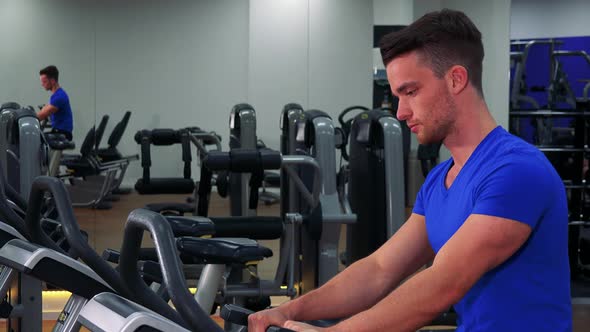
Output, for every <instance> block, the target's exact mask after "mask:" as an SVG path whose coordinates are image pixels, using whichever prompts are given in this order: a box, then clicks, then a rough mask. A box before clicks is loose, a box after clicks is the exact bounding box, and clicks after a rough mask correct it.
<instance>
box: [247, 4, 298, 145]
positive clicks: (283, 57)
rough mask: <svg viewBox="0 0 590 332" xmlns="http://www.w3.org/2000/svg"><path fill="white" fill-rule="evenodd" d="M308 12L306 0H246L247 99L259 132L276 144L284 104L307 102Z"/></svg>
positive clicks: (265, 140)
mask: <svg viewBox="0 0 590 332" xmlns="http://www.w3.org/2000/svg"><path fill="white" fill-rule="evenodd" d="M308 13H309V2H308V1H300V0H283V1H276V0H251V1H250V28H249V34H248V37H249V41H250V43H249V52H248V58H249V63H248V102H249V103H250V104H251V105H252V106H253V107H254V108H255V110H256V114H257V117H256V120H257V121H256V126H257V135H258V137H259V138H260V139H262V140H264V142H265V143H266V144H267V145H268V146H270V147H273V148H275V149H278V148H279V146H280V145H279V144H280V143H279V140H280V128H279V119H280V114H281V111H282V109H283V107H284V106H285V105H286V104H288V103H298V104H300V105H301V106H302V107H303V108H304V109H305V108H308V107H309V94H308V80H309V70H308V69H309V57H308V55H309V49H308V45H309V17H308Z"/></svg>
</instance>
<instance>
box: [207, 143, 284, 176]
mask: <svg viewBox="0 0 590 332" xmlns="http://www.w3.org/2000/svg"><path fill="white" fill-rule="evenodd" d="M281 162H282V157H281V154H280V152H278V151H274V150H270V149H260V150H257V149H233V150H231V151H230V152H221V151H210V152H209V154H208V155H207V156H206V157H205V159H204V160H203V165H204V166H205V167H207V168H209V169H210V170H212V171H223V170H227V171H230V172H237V173H254V172H259V171H261V170H265V169H279V168H280V167H281Z"/></svg>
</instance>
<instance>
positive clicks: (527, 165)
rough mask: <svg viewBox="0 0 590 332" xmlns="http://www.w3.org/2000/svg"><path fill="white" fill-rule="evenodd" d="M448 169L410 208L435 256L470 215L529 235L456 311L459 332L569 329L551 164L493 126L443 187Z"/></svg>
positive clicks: (564, 215) (562, 197) (561, 226)
mask: <svg viewBox="0 0 590 332" xmlns="http://www.w3.org/2000/svg"><path fill="white" fill-rule="evenodd" d="M452 166H453V160H452V159H449V160H447V161H445V162H442V163H440V164H439V165H438V166H437V167H436V168H435V169H433V170H432V171H431V172H430V173H429V175H428V177H427V179H426V181H425V182H424V185H423V186H422V188H421V189H420V192H419V193H418V196H417V198H416V203H415V206H414V210H413V212H414V213H416V214H419V215H423V216H425V219H426V229H427V233H428V239H429V242H430V245H431V246H432V249H433V250H434V252H436V253H437V252H438V251H439V250H440V249H441V248H442V247H443V246H444V245H445V243H446V242H447V241H448V240H449V239H450V238H451V237H452V236H453V234H455V232H456V231H457V230H458V229H459V227H461V225H463V223H464V222H465V220H466V219H467V218H468V217H469V216H470V215H471V214H483V215H490V216H496V217H501V218H507V219H511V220H515V221H518V222H522V223H525V224H527V225H529V226H530V227H531V229H532V233H531V235H530V237H529V239H528V240H527V241H526V242H525V244H524V245H523V246H522V247H521V248H520V249H519V250H518V251H517V252H516V253H515V254H514V255H513V256H512V257H510V258H509V259H508V260H507V261H505V262H504V263H502V264H501V265H499V266H497V267H496V268H494V269H493V270H491V271H489V272H487V273H486V274H485V275H484V276H483V277H482V278H481V279H480V280H479V281H478V282H477V283H476V284H475V285H474V286H473V287H472V288H471V289H470V290H469V291H468V293H467V294H466V295H465V296H464V297H463V298H462V299H461V301H460V302H459V303H457V304H456V305H455V306H454V307H455V310H456V311H457V313H458V315H459V322H458V325H459V326H458V328H457V331H469V332H472V331H481V332H483V331H486V332H492V331H493V332H496V331H503V332H509V331H519V332H521V331H536V332H540V331H548V332H549V331H551V332H557V331H559V332H561V331H571V330H572V325H571V324H572V311H571V300H570V270H569V261H568V244H567V242H568V207H567V198H566V193H565V188H564V185H563V182H562V180H561V179H560V177H559V175H558V174H557V172H556V171H555V169H554V168H553V166H552V165H551V163H550V162H549V161H548V160H547V158H546V157H545V155H544V154H543V153H542V152H540V151H539V150H538V149H537V148H536V147H534V146H532V145H530V144H528V143H526V142H525V141H523V140H522V139H520V138H518V137H516V136H513V135H511V134H509V133H508V132H506V130H504V129H503V128H502V127H500V126H498V127H496V128H495V129H494V130H493V131H491V132H490V133H489V134H488V135H487V136H486V137H485V138H484V140H483V141H482V142H481V143H480V144H479V145H478V146H477V148H476V149H475V151H474V152H473V153H472V154H471V156H470V157H469V158H468V160H467V162H466V163H465V165H464V166H463V168H462V169H461V170H460V172H459V174H458V175H457V177H456V178H455V180H454V181H453V183H452V185H451V186H450V187H449V188H448V189H447V188H446V186H445V178H446V175H447V173H448V171H449V170H450V168H451V167H452ZM468 264H469V262H465V265H468Z"/></svg>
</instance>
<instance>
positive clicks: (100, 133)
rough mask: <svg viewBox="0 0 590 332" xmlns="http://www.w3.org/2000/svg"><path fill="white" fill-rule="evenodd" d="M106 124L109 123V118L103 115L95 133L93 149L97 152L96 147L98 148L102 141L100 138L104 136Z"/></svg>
mask: <svg viewBox="0 0 590 332" xmlns="http://www.w3.org/2000/svg"><path fill="white" fill-rule="evenodd" d="M108 122H109V116H108V115H103V116H102V119H101V120H100V123H99V124H98V128H97V129H96V133H95V142H94V148H95V149H96V150H98V147H99V146H100V142H101V141H102V136H103V135H104V130H105V129H106V127H107V123H108Z"/></svg>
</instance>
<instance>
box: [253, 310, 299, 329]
mask: <svg viewBox="0 0 590 332" xmlns="http://www.w3.org/2000/svg"><path fill="white" fill-rule="evenodd" d="M288 319H289V317H287V316H286V315H285V314H284V313H283V312H281V311H280V310H279V308H273V309H268V310H263V311H259V312H257V313H254V314H251V315H250V316H248V331H249V332H266V329H267V328H268V327H269V326H271V325H274V326H283V324H285V322H286V321H287V320H288Z"/></svg>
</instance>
